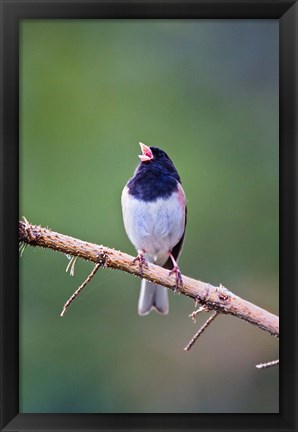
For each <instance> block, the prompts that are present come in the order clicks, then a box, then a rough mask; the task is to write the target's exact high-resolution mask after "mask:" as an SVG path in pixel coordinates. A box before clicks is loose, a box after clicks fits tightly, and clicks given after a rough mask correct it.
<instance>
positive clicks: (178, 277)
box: [169, 266, 183, 291]
mask: <svg viewBox="0 0 298 432" xmlns="http://www.w3.org/2000/svg"><path fill="white" fill-rule="evenodd" d="M174 273H175V278H176V289H175V291H176V290H177V289H178V288H179V284H180V286H181V287H183V280H182V274H181V271H180V270H179V267H178V266H174V267H173V268H172V270H171V271H170V272H169V276H171V275H172V274H174Z"/></svg>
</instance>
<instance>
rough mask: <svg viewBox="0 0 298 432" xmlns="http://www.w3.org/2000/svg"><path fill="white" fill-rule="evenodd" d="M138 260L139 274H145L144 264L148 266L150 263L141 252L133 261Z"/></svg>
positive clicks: (133, 262)
mask: <svg viewBox="0 0 298 432" xmlns="http://www.w3.org/2000/svg"><path fill="white" fill-rule="evenodd" d="M137 261H139V274H140V275H142V274H143V266H144V267H148V263H147V261H146V260H145V258H144V255H143V254H142V253H139V254H138V256H136V257H135V259H134V260H133V261H132V264H135V263H136V262H137Z"/></svg>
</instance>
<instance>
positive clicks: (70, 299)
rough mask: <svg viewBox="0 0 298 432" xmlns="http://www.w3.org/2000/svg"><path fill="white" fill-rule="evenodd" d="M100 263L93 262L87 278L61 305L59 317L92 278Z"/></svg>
mask: <svg viewBox="0 0 298 432" xmlns="http://www.w3.org/2000/svg"><path fill="white" fill-rule="evenodd" d="M99 267H100V264H95V266H94V267H93V270H92V272H91V273H90V274H89V276H88V277H87V279H86V280H85V281H84V282H83V283H82V285H80V286H79V288H78V289H77V290H76V291H75V292H74V293H73V295H72V296H71V297H70V298H69V299H68V300H67V302H66V303H65V305H64V306H63V309H62V312H61V314H60V316H61V317H63V315H64V314H65V312H66V310H67V308H68V307H69V305H70V304H71V303H72V302H73V301H74V299H75V298H76V297H77V296H78V295H79V294H80V292H81V291H82V290H83V289H84V288H85V286H86V285H87V284H88V283H89V282H90V281H91V279H92V278H93V276H94V275H95V273H96V272H97V270H98V269H99Z"/></svg>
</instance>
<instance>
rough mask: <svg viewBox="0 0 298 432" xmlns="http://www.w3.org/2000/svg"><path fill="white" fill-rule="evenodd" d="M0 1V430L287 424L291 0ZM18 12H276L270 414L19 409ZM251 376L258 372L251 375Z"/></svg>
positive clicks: (293, 135) (292, 296) (293, 136)
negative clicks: (274, 357)
mask: <svg viewBox="0 0 298 432" xmlns="http://www.w3.org/2000/svg"><path fill="white" fill-rule="evenodd" d="M0 6H1V9H0V11H1V72H2V73H1V101H2V102H3V103H2V104H1V107H2V109H1V120H2V128H1V157H0V161H1V170H0V172H1V206H0V208H1V225H0V227H1V249H0V254H1V256H0V258H1V300H0V301H1V303H0V304H1V380H0V381H1V420H0V421H1V423H0V425H1V430H3V431H16V430H19V431H23V430H47V431H54V430H55V431H58V430H61V431H62V430H85V431H87V430H119V431H120V430H126V431H127V430H136V431H140V430H146V431H150V430H155V431H157V430H177V431H178V430H185V431H187V430H201V431H204V430H215V429H222V430H227V431H228V430H239V431H242V430H243V431H244V430H246V431H248V430H255V431H264V430H268V431H269V430H270V431H296V430H298V429H297V425H298V421H297V420H298V418H297V406H298V399H297V389H298V385H297V384H298V373H297V347H298V339H297V328H298V326H297V324H298V321H297V318H296V316H295V312H296V311H297V310H298V307H297V306H298V304H297V294H296V292H295V289H296V283H295V282H296V260H297V250H296V233H297V230H296V217H295V216H296V205H297V204H296V194H295V186H296V185H295V180H296V179H295V167H296V165H297V163H296V147H295V144H296V141H297V137H298V133H297V132H298V127H297V118H298V110H297V107H298V104H297V90H298V85H297V84H298V54H297V53H298V49H297V48H298V3H297V1H287V0H267V1H266V0H265V1H263V0H260V1H259V0H238V1H237V2H235V1H225V0H221V1H219V0H213V1H212V0H204V1H200V0H196V1H191V2H189V1H183V0H176V1H173V0H169V1H167V2H161V1H159V2H158V1H156V0H155V1H142V0H138V1H126V0H122V1H121V0H120V1H114V0H109V1H108V2H107V1H100V0H93V1H84V0H77V1H74V0H66V1H59V2H57V1H53V0H48V1H41V0H39V1H37V2H36V1H35V2H33V1H27V0H16V1H12V0H0ZM24 18H32V19H34V18H48V19H51V18H52V19H53V18H71V19H80V18H84V19H88V18H93V19H94V18H213V19H217V18H221V19H223V18H262V19H264V18H276V19H279V21H280V252H281V254H280V270H281V273H280V282H281V283H280V287H281V289H280V292H281V296H280V303H281V312H282V326H281V332H282V338H281V369H280V377H281V387H280V413H279V414H240V415H239V414H176V415H175V414H164V415H163V414H74V415H73V414H19V400H18V397H19V395H18V384H19V346H18V336H19V304H18V248H17V243H18V235H17V233H18V229H17V227H18V205H19V204H18V181H19V172H18V169H19V164H18V138H19V106H18V102H19V22H20V20H22V19H24ZM260 373H266V372H265V371H264V372H260Z"/></svg>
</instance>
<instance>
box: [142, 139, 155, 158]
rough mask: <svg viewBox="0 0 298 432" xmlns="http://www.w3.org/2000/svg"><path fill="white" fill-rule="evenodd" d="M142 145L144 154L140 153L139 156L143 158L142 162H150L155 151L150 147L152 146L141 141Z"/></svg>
mask: <svg viewBox="0 0 298 432" xmlns="http://www.w3.org/2000/svg"><path fill="white" fill-rule="evenodd" d="M139 144H140V146H141V150H142V154H141V155H139V158H140V159H141V162H148V161H150V160H151V159H153V153H152V151H151V149H150V147H148V146H146V145H145V144H143V143H141V142H140V143H139Z"/></svg>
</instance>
